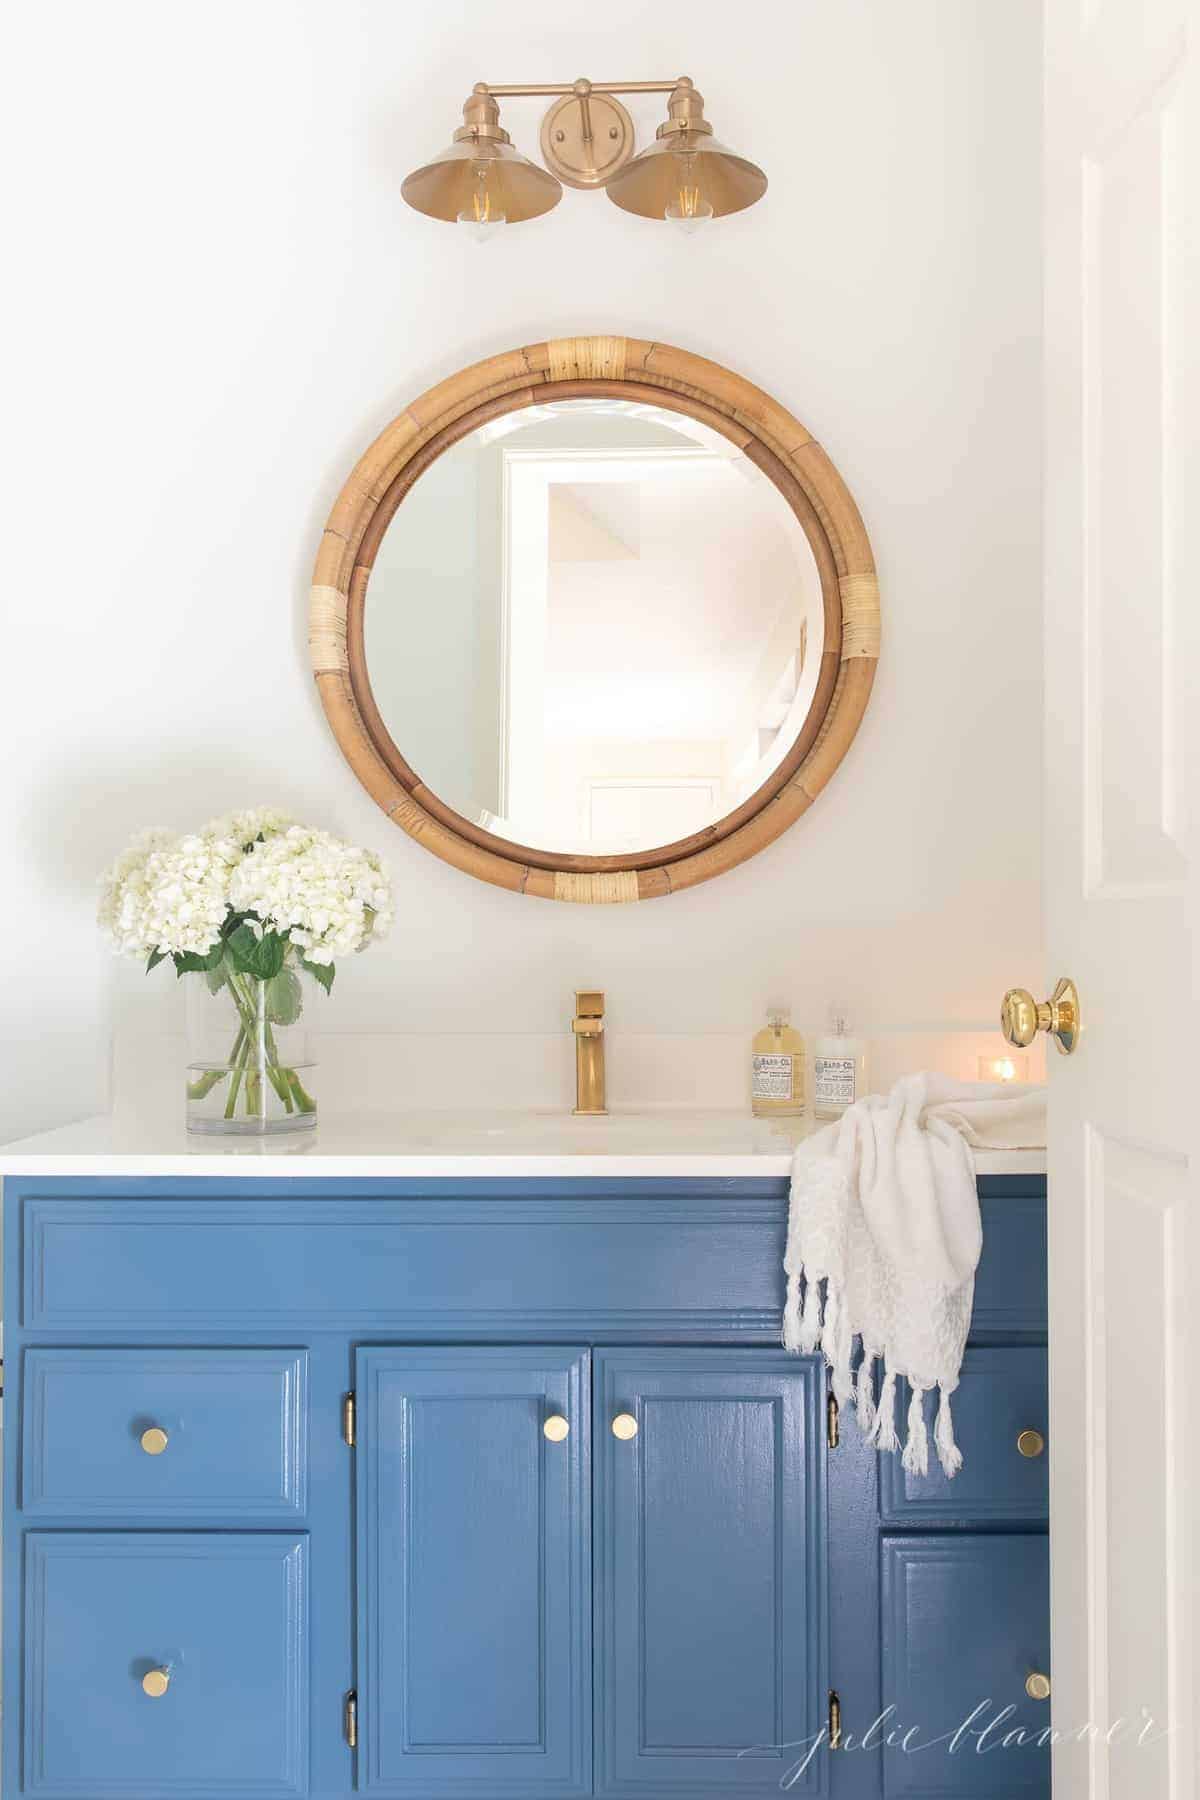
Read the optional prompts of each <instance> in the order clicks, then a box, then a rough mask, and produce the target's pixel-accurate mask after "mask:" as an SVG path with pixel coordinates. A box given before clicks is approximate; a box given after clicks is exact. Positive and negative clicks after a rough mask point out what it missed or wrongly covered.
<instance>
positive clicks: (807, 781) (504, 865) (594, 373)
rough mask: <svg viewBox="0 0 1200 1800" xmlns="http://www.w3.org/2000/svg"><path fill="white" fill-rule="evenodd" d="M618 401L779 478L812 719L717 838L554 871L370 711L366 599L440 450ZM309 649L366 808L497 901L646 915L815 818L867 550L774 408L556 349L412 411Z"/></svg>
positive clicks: (868, 601) (382, 459)
mask: <svg viewBox="0 0 1200 1800" xmlns="http://www.w3.org/2000/svg"><path fill="white" fill-rule="evenodd" d="M613 396H617V397H622V398H626V399H630V400H640V401H644V402H648V403H650V404H653V405H658V406H665V407H669V408H671V409H673V410H674V411H676V412H680V413H685V414H687V415H688V416H690V417H692V418H695V419H699V420H701V421H702V422H703V423H705V424H706V425H709V426H712V427H713V428H715V429H716V430H717V431H719V432H721V433H722V434H723V435H724V436H725V437H726V438H728V439H730V440H731V441H732V442H733V443H735V444H736V445H737V446H738V447H739V448H740V449H741V450H742V452H743V453H744V454H745V455H746V456H747V457H749V458H750V459H751V460H752V461H753V462H754V463H755V464H756V465H757V466H758V467H759V468H760V469H762V470H763V472H764V473H765V474H766V475H768V476H769V478H770V479H771V480H772V481H773V482H774V484H775V486H776V487H777V488H778V489H779V491H780V493H781V494H782V495H783V496H784V498H785V499H786V500H787V502H788V504H789V505H790V506H791V508H792V510H793V512H794V513H795V514H796V517H797V518H798V519H799V521H800V524H801V525H802V527H803V529H804V531H805V534H806V536H807V538H808V541H809V543H810V545H811V546H812V550H813V554H814V556H815V558H816V562H817V567H818V569H819V572H820V578H821V589H822V595H823V601H824V614H825V633H824V643H823V649H822V666H821V669H820V672H819V678H818V682H817V688H816V694H815V696H814V700H813V705H812V708H811V710H810V712H809V715H808V718H807V719H806V721H805V724H804V726H803V728H802V729H801V731H800V734H799V736H798V737H797V739H796V741H795V743H794V744H793V745H792V747H791V750H790V751H789V753H788V755H787V757H786V758H785V759H784V760H783V762H782V763H781V764H780V766H779V767H778V768H777V769H776V770H775V771H774V772H773V774H772V776H771V778H770V780H769V781H767V782H766V783H764V785H763V786H762V787H761V788H759V789H758V791H757V792H756V793H754V794H752V795H751V796H750V797H749V798H748V799H747V800H745V801H743V803H742V804H741V805H740V806H739V807H737V808H736V810H735V811H733V812H731V813H729V814H727V815H726V816H725V817H724V818H722V819H718V820H717V821H716V822H715V823H713V824H712V825H710V826H708V827H706V828H705V829H704V830H702V831H698V832H696V833H694V834H693V835H692V836H691V837H687V838H682V839H680V840H679V841H678V842H676V843H674V844H668V845H665V846H660V847H658V848H656V849H653V850H648V851H645V852H644V853H640V854H638V855H628V856H579V855H562V856H558V855H555V854H554V853H553V852H551V851H544V850H534V849H530V848H526V847H523V846H521V845H519V844H512V843H509V842H508V841H507V840H506V839H504V838H500V837H496V836H494V835H493V834H491V833H489V832H487V831H485V830H484V829H483V828H482V827H480V826H478V825H474V824H472V823H471V822H470V821H469V820H467V819H465V818H463V817H462V816H461V815H460V814H458V813H456V812H454V811H453V809H452V808H450V807H448V806H447V805H446V804H445V802H444V801H442V800H441V799H440V798H439V796H438V795H437V794H435V793H432V792H431V791H430V790H429V789H428V788H427V787H425V786H424V784H423V783H422V781H421V779H420V776H419V774H418V773H417V772H416V771H415V770H414V769H412V768H410V767H409V765H408V764H407V763H406V762H405V760H404V757H403V754H402V752H401V750H400V748H399V746H398V745H397V744H396V743H395V742H394V741H393V739H392V738H391V736H390V734H389V733H388V731H387V729H386V727H385V726H384V723H383V720H382V718H381V717H380V714H379V710H378V708H377V707H376V705H375V701H374V697H373V695H372V693H371V684H370V681H369V679H368V676H367V668H366V660H365V657H364V653H363V609H364V603H365V600H366V594H367V584H368V582H369V580H370V576H371V569H372V565H373V563H374V559H375V555H376V552H377V550H378V548H379V544H380V541H381V540H382V537H383V534H384V531H385V530H386V529H387V526H388V524H389V523H390V521H391V519H392V517H393V515H394V514H395V511H396V509H397V507H398V506H399V505H400V504H401V502H402V501H403V499H404V496H405V494H406V493H407V492H408V490H409V488H410V487H411V486H412V484H413V483H414V482H415V481H416V480H417V478H418V477H419V476H420V475H421V473H422V471H423V470H425V469H426V468H428V466H429V464H430V463H431V462H432V461H433V460H434V459H435V458H436V457H437V456H439V455H440V454H441V453H442V451H443V450H446V449H448V448H449V446H450V445H451V444H453V443H456V442H457V441H458V440H459V439H460V438H462V437H464V436H465V435H466V434H467V433H468V432H470V431H473V430H474V429H475V428H476V427H477V426H479V425H481V424H483V423H485V422H486V421H487V420H488V419H491V418H495V417H497V416H498V415H500V414H502V413H508V412H512V411H515V410H517V409H519V408H521V407H524V406H531V405H535V404H536V405H541V404H544V403H545V402H547V401H550V400H562V399H572V398H580V397H605V398H608V397H613ZM309 642H310V647H311V653H312V664H313V672H314V674H315V677H316V682H317V689H318V692H319V693H320V696H321V703H322V705H323V706H324V708H325V712H326V715H327V717H328V719H329V722H330V725H331V726H332V727H333V732H334V735H335V737H336V738H337V740H338V743H339V744H340V745H341V747H342V750H343V752H344V753H345V756H346V759H347V761H348V762H349V764H350V766H351V768H352V769H353V770H354V773H355V774H356V775H357V776H358V778H359V780H360V781H361V782H362V784H363V786H364V787H365V788H366V790H367V792H368V793H369V794H370V795H371V797H372V799H374V800H375V801H376V802H377V803H378V804H379V805H380V806H381V807H382V808H383V810H384V811H385V812H386V813H387V814H388V816H389V817H390V818H392V819H394V820H395V822H396V823H397V824H398V825H402V826H403V827H404V829H405V831H407V832H408V833H409V834H410V835H411V836H412V837H414V838H416V839H417V841H418V842H419V843H421V844H424V846H425V848H426V849H427V850H432V851H433V852H434V854H435V855H437V856H440V857H442V858H444V860H445V861H446V862H450V863H453V864H454V865H455V866H456V867H457V868H460V869H464V870H465V871H466V872H467V873H468V874H470V875H476V876H478V877H479V878H480V880H482V881H490V882H493V883H495V885H496V886H498V887H504V888H510V889H512V890H514V891H515V892H519V893H525V894H533V895H536V896H538V897H539V898H542V899H548V900H574V901H592V902H612V901H618V900H648V899H652V898H655V897H656V896H659V895H663V894H670V893H673V892H675V891H676V890H677V889H679V888H686V887H693V886H695V884H696V883H697V882H700V881H707V880H708V879H709V878H710V877H711V876H713V875H720V874H723V873H724V871H725V870H727V869H732V868H734V867H736V865H737V864H738V863H741V862H744V861H745V860H746V858H747V857H749V856H753V855H754V854H755V852H756V851H758V850H761V849H763V848H764V847H765V846H766V845H767V844H769V843H771V842H772V841H773V840H774V839H775V838H777V837H778V836H779V834H780V833H781V832H782V831H785V830H786V829H787V827H788V826H789V825H790V824H792V822H793V820H795V819H797V818H799V816H800V814H801V813H803V812H806V811H807V810H808V808H809V807H810V806H811V805H812V803H813V801H814V800H815V799H816V797H817V795H818V794H819V793H820V792H821V790H822V788H823V787H824V786H825V785H826V783H827V782H828V780H829V778H830V776H831V775H832V774H833V772H834V770H835V769H836V768H837V766H838V764H839V763H840V762H841V760H842V758H843V757H844V756H845V754H846V751H847V750H848V748H849V746H850V743H851V740H852V739H853V737H854V734H855V732H856V731H857V730H858V727H859V723H860V721H861V719H862V716H863V713H864V711H865V709H866V705H867V700H868V698H869V696H870V693H871V686H872V683H873V681H874V678H875V667H876V663H877V661H878V657H879V588H878V583H877V581H876V577H875V563H874V558H873V557H872V554H871V545H870V542H869V540H868V538H867V533H866V530H865V528H864V526H863V522H862V519H861V517H860V515H859V511H858V508H857V506H856V505H855V504H854V500H853V498H852V497H851V495H850V493H849V490H848V489H847V487H846V484H845V483H844V482H843V480H842V478H841V476H840V475H839V474H838V472H837V470H836V469H835V468H834V466H833V464H832V463H831V462H830V460H829V458H828V456H827V455H826V454H825V452H824V450H822V448H821V446H820V445H819V444H818V443H817V442H816V441H815V440H814V439H813V437H812V436H811V434H810V433H809V432H807V431H806V430H805V428H804V426H803V425H801V424H800V423H799V421H798V420H797V419H794V418H793V417H792V415H791V414H790V413H789V412H787V411H786V410H785V409H784V408H783V407H782V406H780V405H779V404H778V402H777V401H775V400H773V399H772V398H771V397H770V395H769V394H765V393H763V392H762V391H761V389H759V388H756V387H754V386H752V385H751V383H750V382H748V381H746V380H744V379H743V378H742V377H741V376H740V375H735V374H733V373H731V371H730V370H728V369H725V368H722V367H721V365H720V364H719V363H713V362H708V361H706V360H705V359H704V358H703V357H699V356H693V355H691V354H690V353H689V352H688V351H686V350H676V349H673V348H671V346H669V345H667V344H659V343H651V342H648V341H645V340H642V339H639V338H624V337H579V338H556V339H553V340H551V341H550V342H548V343H543V344H529V345H526V347H525V348H524V349H522V350H511V351H507V352H506V353H505V354H503V355H501V356H492V357H489V358H488V359H487V360H486V361H485V362H480V363H475V364H473V365H472V366H471V367H470V368H467V369H463V370H461V371H460V372H459V373H458V374H457V375H452V376H451V377H450V378H449V380H447V381H442V382H439V383H438V385H437V386H436V387H433V388H430V389H429V391H428V392H427V393H425V394H422V396H421V398H420V399H419V400H415V401H414V402H413V403H412V404H411V405H410V406H408V407H406V409H405V410H404V412H402V413H401V414H400V415H399V417H398V418H396V419H394V420H393V421H392V423H391V424H390V425H389V426H388V427H387V429H386V430H385V431H383V432H382V433H381V434H380V436H379V437H378V438H376V440H375V442H374V443H373V444H372V445H371V447H370V449H369V450H368V451H367V452H366V454H365V455H364V456H363V457H362V458H361V459H360V461H359V462H358V463H357V465H356V466H355V468H354V470H353V471H352V473H351V475H350V478H349V480H348V481H347V482H346V485H345V487H344V488H343V489H342V491H341V493H340V494H339V496H338V499H337V503H336V505H335V506H334V508H333V511H332V513H331V514H330V516H329V522H328V524H327V525H326V527H325V532H324V535H323V537H322V539H321V547H320V551H319V552H318V555H317V564H316V569H315V571H314V576H313V589H312V605H311V615H310V636H309Z"/></svg>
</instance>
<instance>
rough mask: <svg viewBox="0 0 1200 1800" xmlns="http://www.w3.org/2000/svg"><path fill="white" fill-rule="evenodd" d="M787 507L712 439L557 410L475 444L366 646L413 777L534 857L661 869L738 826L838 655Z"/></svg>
mask: <svg viewBox="0 0 1200 1800" xmlns="http://www.w3.org/2000/svg"><path fill="white" fill-rule="evenodd" d="M823 617H824V614H823V607H822V600H821V586H820V579H819V575H818V570H817V564H816V560H815V558H814V556H813V553H812V550H811V548H810V547H809V543H808V539H807V538H806V537H805V535H804V532H803V530H802V528H801V526H800V524H799V522H798V521H797V519H796V516H795V514H794V513H793V512H792V510H791V508H790V506H789V505H788V504H787V502H786V500H785V499H784V497H783V495H782V494H781V493H779V491H778V490H777V489H776V488H775V486H774V484H773V483H772V482H771V481H770V480H769V478H768V477H767V476H766V475H764V474H763V473H762V471H761V470H760V469H758V468H757V467H756V466H755V464H754V463H752V462H751V461H749V459H748V458H747V457H745V456H744V455H743V454H742V453H741V451H740V450H738V448H737V447H736V445H734V444H732V443H730V442H729V440H728V439H727V438H724V437H722V436H720V435H719V434H718V433H717V432H715V431H713V430H711V429H710V428H709V427H708V426H706V425H703V424H700V423H699V422H697V421H694V420H692V419H689V418H688V417H687V416H686V415H684V414H681V413H675V412H671V411H668V410H666V409H665V408H662V407H659V406H651V405H643V404H640V403H637V402H631V401H628V400H616V399H613V400H605V399H577V400H556V401H553V402H551V403H549V404H546V405H543V406H538V407H525V408H524V409H522V410H520V411H517V412H513V413H509V414H505V415H504V416H502V417H500V418H498V419H494V420H491V421H489V422H488V423H487V424H485V425H481V426H479V427H478V428H477V429H476V430H474V431H472V432H471V433H470V434H469V435H468V436H466V437H464V438H462V439H461V440H460V441H459V442H458V443H457V444H454V445H453V446H451V448H450V449H448V450H447V451H445V452H444V453H443V454H442V455H441V456H440V457H438V458H437V460H436V461H435V462H433V463H432V464H431V465H430V466H429V468H428V469H427V470H426V471H425V472H424V474H422V475H421V477H420V478H419V479H418V480H417V481H416V482H415V483H414V485H413V487H412V488H411V489H410V491H409V492H408V494H407V495H406V496H405V498H404V500H403V501H402V502H401V504H400V506H399V508H398V509H397V511H396V513H395V516H394V517H393V519H392V521H391V523H390V524H389V525H388V528H387V530H386V532H385V534H384V537H383V540H382V543H381V544H380V546H379V550H378V553H377V555H376V558H375V564H374V569H373V572H372V574H371V579H370V582H369V585H368V589H367V596H366V604H365V613H364V619H363V641H364V651H365V656H366V662H367V671H368V675H369V677H370V683H371V689H372V693H373V695H374V700H375V704H376V706H377V708H378V710H379V713H380V716H381V718H382V720H383V723H384V725H385V726H386V728H387V731H388V733H389V735H390V736H391V738H392V740H393V742H394V743H395V745H396V747H397V748H398V750H399V751H400V754H401V755H402V756H403V758H404V759H405V761H406V762H407V763H408V765H409V767H410V768H411V769H413V771H414V772H415V773H416V775H417V776H418V777H419V778H420V780H421V781H423V782H424V783H425V785H426V786H427V787H428V788H430V789H431V790H432V791H433V792H434V793H435V794H436V795H437V796H438V797H439V798H440V799H441V800H442V801H443V802H444V803H445V804H446V805H448V806H450V807H452V808H453V809H454V810H455V811H456V812H457V813H459V814H461V815H462V817H463V818H465V819H467V820H469V821H470V822H471V823H472V824H475V825H479V826H482V827H483V828H484V829H486V830H487V831H490V832H492V833H494V834H495V835H497V836H499V837H502V838H506V839H508V840H510V841H511V842H512V843H514V844H518V845H524V846H527V847H529V848H531V849H538V850H546V851H552V852H559V853H562V854H567V855H570V854H579V855H585V856H609V855H620V854H623V853H629V852H642V851H646V850H650V849H656V848H658V847H659V846H662V845H666V844H671V843H674V842H675V841H676V840H678V839H680V838H686V837H688V836H690V835H691V834H692V833H693V832H696V831H699V830H701V829H702V828H704V827H705V826H708V825H711V824H713V823H715V821H717V820H718V819H721V818H723V817H724V816H725V815H726V814H727V813H729V812H731V811H732V810H733V809H734V808H735V807H737V806H739V805H740V804H741V803H742V801H743V800H745V799H747V798H748V797H749V795H751V794H752V793H754V792H755V790H756V789H757V788H758V787H760V786H761V785H762V783H763V782H764V781H766V780H767V779H768V777H769V776H770V775H771V774H772V772H773V771H774V770H775V769H776V768H777V767H778V765H779V763H780V762H781V761H782V760H783V758H784V757H785V756H786V755H787V753H788V751H789V749H790V748H791V746H792V745H793V743H794V742H795V740H796V736H797V733H798V732H799V731H800V729H801V727H802V725H803V724H804V721H805V719H806V718H807V716H808V712H809V708H810V706H811V704H812V699H813V692H814V689H815V686H816V682H817V676H818V672H819V669H820V661H821V652H822V648H823V644H822V636H823Z"/></svg>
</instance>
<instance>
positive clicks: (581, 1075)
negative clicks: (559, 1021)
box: [571, 988, 608, 1117]
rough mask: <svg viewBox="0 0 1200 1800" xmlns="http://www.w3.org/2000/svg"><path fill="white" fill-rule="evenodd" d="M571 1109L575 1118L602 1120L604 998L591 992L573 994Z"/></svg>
mask: <svg viewBox="0 0 1200 1800" xmlns="http://www.w3.org/2000/svg"><path fill="white" fill-rule="evenodd" d="M571 1030H572V1031H573V1032H574V1033H575V1107H574V1111H575V1112H576V1114H583V1115H589V1114H590V1115H591V1116H592V1117H599V1116H602V1115H603V1114H604V1113H607V1111H608V1107H607V1106H606V1105H605V1104H604V995H603V994H598V993H597V992H596V990H595V988H577V989H576V990H575V1017H574V1018H573V1019H572V1021H571Z"/></svg>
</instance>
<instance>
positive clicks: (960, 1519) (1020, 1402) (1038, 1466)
mask: <svg viewBox="0 0 1200 1800" xmlns="http://www.w3.org/2000/svg"><path fill="white" fill-rule="evenodd" d="M907 1405H908V1387H907V1383H902V1384H901V1393H900V1395H899V1396H898V1406H899V1408H900V1417H901V1418H903V1417H904V1409H905V1408H907ZM935 1405H936V1399H935V1397H934V1396H933V1395H930V1396H928V1397H927V1398H926V1401H925V1406H926V1409H927V1412H928V1413H930V1414H931V1413H932V1410H933V1408H934V1406H935ZM951 1405H952V1406H953V1409H954V1434H955V1436H956V1438H957V1439H958V1445H959V1448H960V1449H961V1451H962V1453H963V1466H962V1468H961V1469H960V1470H959V1472H958V1474H957V1475H956V1476H955V1477H954V1479H953V1480H952V1481H948V1480H947V1479H946V1477H945V1476H944V1475H943V1473H942V1471H941V1468H940V1466H939V1464H938V1460H937V1457H936V1456H935V1455H934V1453H933V1449H932V1446H931V1448H930V1455H929V1473H928V1475H909V1474H907V1473H906V1472H905V1470H904V1469H903V1468H902V1467H901V1464H900V1458H899V1457H898V1456H881V1457H880V1459H879V1464H880V1468H879V1509H880V1513H881V1515H882V1517H883V1520H884V1523H885V1524H889V1525H901V1524H903V1525H913V1524H926V1525H932V1524H937V1525H949V1524H962V1525H977V1524H993V1523H994V1524H1018V1523H1022V1524H1032V1525H1036V1524H1041V1523H1044V1521H1045V1520H1046V1518H1047V1517H1048V1515H1049V1488H1048V1473H1049V1472H1048V1469H1047V1466H1046V1465H1047V1462H1048V1451H1047V1449H1046V1440H1047V1425H1046V1417H1047V1394H1046V1352H1045V1351H1044V1350H1042V1349H1036V1348H1034V1347H1033V1346H1024V1345H1020V1346H1008V1347H1006V1348H1003V1349H986V1350H985V1349H975V1350H968V1351H967V1353H966V1355H965V1356H964V1358H963V1365H962V1377H961V1382H960V1385H959V1387H958V1389H957V1391H956V1392H955V1394H954V1396H953V1399H952V1401H951ZM931 1422H932V1420H931ZM1034 1433H1036V1434H1037V1438H1036V1439H1035V1438H1033V1437H1032V1435H1030V1434H1034ZM1037 1439H1040V1441H1041V1445H1042V1448H1041V1449H1040V1450H1039V1449H1038V1446H1037ZM1030 1451H1032V1452H1034V1454H1027V1453H1028V1452H1030ZM1023 1452H1024V1453H1023Z"/></svg>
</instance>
